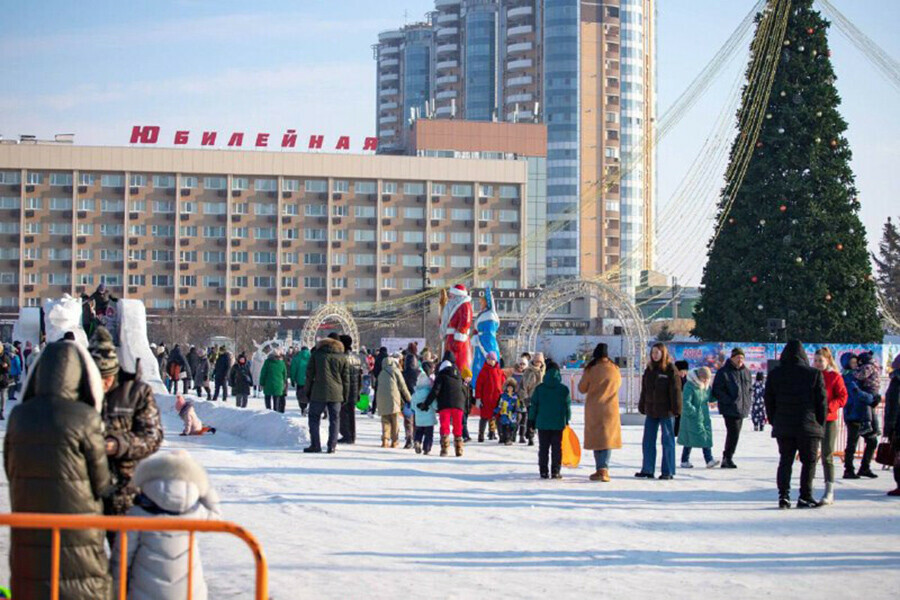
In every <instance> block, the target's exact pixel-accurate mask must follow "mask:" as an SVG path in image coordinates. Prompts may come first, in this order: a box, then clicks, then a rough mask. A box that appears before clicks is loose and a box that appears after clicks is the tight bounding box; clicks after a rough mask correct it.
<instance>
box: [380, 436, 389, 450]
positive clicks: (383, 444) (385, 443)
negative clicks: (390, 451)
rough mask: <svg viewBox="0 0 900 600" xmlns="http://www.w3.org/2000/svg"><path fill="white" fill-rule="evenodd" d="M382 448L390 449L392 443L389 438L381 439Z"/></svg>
mask: <svg viewBox="0 0 900 600" xmlns="http://www.w3.org/2000/svg"><path fill="white" fill-rule="evenodd" d="M381 447H382V448H390V447H391V442H390V440H388V439H387V438H381Z"/></svg>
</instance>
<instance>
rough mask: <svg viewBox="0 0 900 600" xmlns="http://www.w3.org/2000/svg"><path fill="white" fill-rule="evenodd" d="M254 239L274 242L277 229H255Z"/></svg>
mask: <svg viewBox="0 0 900 600" xmlns="http://www.w3.org/2000/svg"><path fill="white" fill-rule="evenodd" d="M253 237H254V239H257V240H274V239H275V228H274V227H254V228H253Z"/></svg>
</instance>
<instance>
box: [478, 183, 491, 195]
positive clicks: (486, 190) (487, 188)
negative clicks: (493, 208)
mask: <svg viewBox="0 0 900 600" xmlns="http://www.w3.org/2000/svg"><path fill="white" fill-rule="evenodd" d="M478 195H479V196H480V197H482V198H490V197H491V196H493V195H494V186H492V185H482V186H481V187H480V188H479V190H478Z"/></svg>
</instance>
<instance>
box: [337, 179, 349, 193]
mask: <svg viewBox="0 0 900 600" xmlns="http://www.w3.org/2000/svg"><path fill="white" fill-rule="evenodd" d="M334 191H335V192H339V193H341V194H345V193H347V192H349V191H350V182H349V181H347V180H345V179H337V180H335V181H334Z"/></svg>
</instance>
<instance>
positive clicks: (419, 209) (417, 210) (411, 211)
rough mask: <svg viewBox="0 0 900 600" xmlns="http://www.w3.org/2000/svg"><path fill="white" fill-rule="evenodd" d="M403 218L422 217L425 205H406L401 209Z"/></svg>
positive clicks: (423, 216)
mask: <svg viewBox="0 0 900 600" xmlns="http://www.w3.org/2000/svg"><path fill="white" fill-rule="evenodd" d="M403 218H404V219H424V218H425V207H423V206H407V207H406V208H404V209H403Z"/></svg>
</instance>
